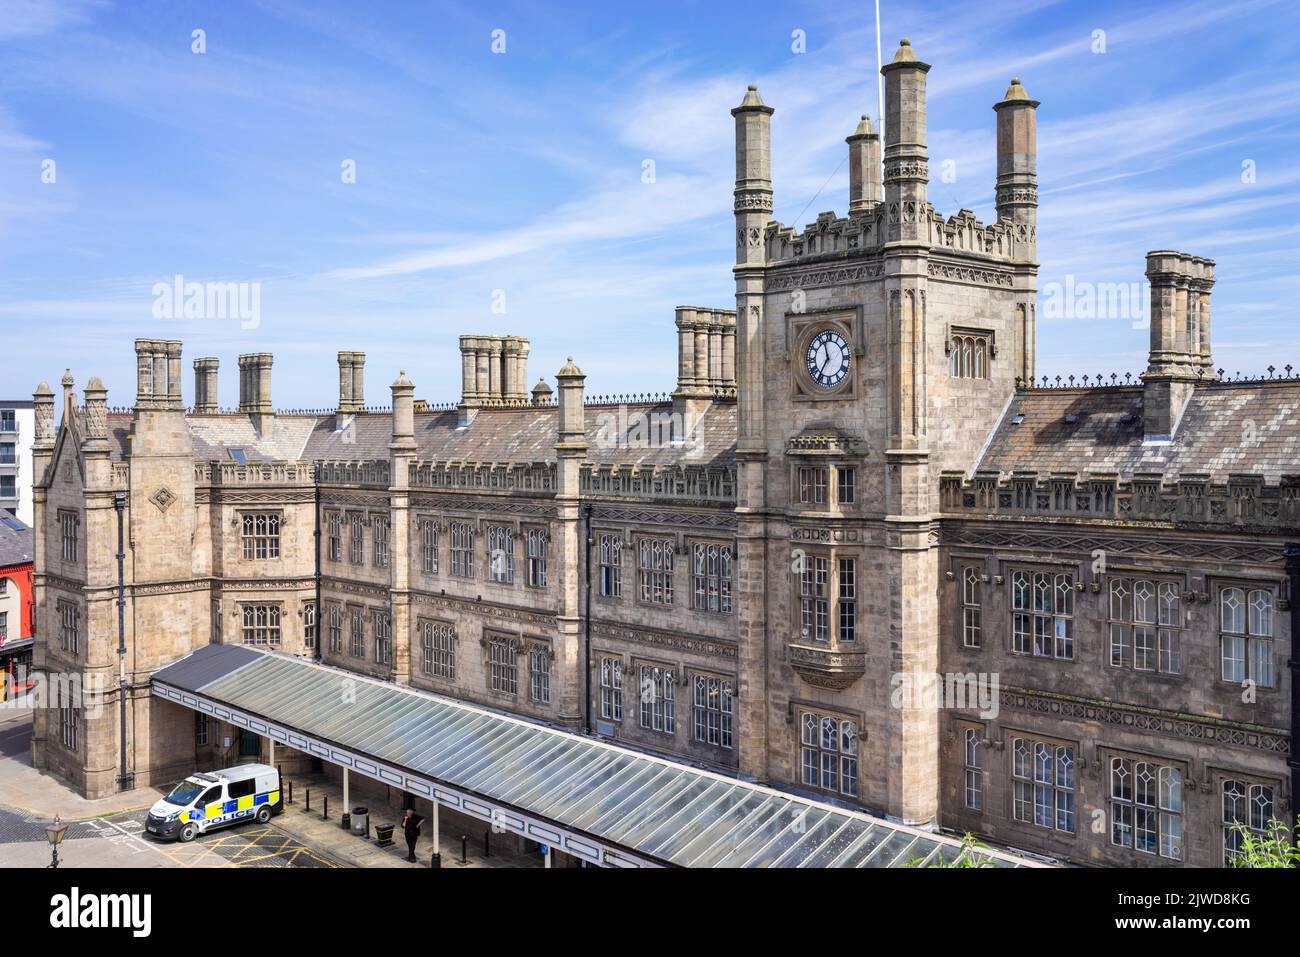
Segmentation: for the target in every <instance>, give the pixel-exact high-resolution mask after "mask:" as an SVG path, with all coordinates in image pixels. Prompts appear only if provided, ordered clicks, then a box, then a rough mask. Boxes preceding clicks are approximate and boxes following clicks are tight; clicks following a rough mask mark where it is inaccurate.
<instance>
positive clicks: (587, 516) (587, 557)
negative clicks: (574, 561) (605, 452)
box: [582, 505, 591, 734]
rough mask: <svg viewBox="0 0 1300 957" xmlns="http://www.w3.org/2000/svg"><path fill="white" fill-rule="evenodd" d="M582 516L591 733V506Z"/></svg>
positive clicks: (586, 719)
mask: <svg viewBox="0 0 1300 957" xmlns="http://www.w3.org/2000/svg"><path fill="white" fill-rule="evenodd" d="M582 518H583V525H584V528H583V536H584V539H585V540H584V542H583V569H582V571H583V581H584V582H585V583H586V592H585V594H584V596H583V601H584V604H585V606H586V607H585V609H584V610H583V613H582V671H583V683H582V687H583V696H582V729H583V731H585V732H586V733H587V734H591V506H590V505H584V506H583V507H582Z"/></svg>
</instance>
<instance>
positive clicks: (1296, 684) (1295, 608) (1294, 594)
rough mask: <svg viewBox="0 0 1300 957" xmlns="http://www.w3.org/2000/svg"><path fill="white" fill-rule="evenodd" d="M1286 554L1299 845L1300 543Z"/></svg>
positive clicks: (1294, 831)
mask: <svg viewBox="0 0 1300 957" xmlns="http://www.w3.org/2000/svg"><path fill="white" fill-rule="evenodd" d="M1284 554H1285V555H1286V576H1287V580H1288V581H1289V582H1290V586H1289V587H1288V589H1287V602H1288V604H1289V605H1290V608H1291V656H1290V658H1288V659H1287V667H1288V668H1290V669H1291V754H1290V755H1289V756H1288V757H1287V761H1286V763H1287V766H1288V767H1290V768H1291V817H1290V819H1289V820H1288V821H1287V823H1288V825H1289V827H1288V828H1287V831H1288V832H1290V834H1291V843H1292V844H1296V843H1298V842H1300V827H1297V822H1296V815H1297V814H1300V650H1298V649H1297V648H1296V639H1297V638H1300V543H1297V542H1291V543H1289V544H1288V545H1287V546H1286V548H1285V549H1284Z"/></svg>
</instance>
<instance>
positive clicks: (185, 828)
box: [145, 764, 284, 841]
mask: <svg viewBox="0 0 1300 957" xmlns="http://www.w3.org/2000/svg"><path fill="white" fill-rule="evenodd" d="M283 809H284V805H283V803H282V802H281V800H280V775H279V773H278V772H277V771H276V770H275V768H273V767H271V766H270V765H266V764H241V765H240V766H239V767H235V768H226V769H225V770H224V771H211V772H200V773H198V774H191V775H190V776H189V777H187V778H186V779H185V780H184V781H182V782H181V783H180V784H178V785H176V787H174V788H172V790H171V793H170V794H168V795H167V796H166V797H165V798H163V799H162V800H161V801H159V802H158V803H157V804H155V805H154V806H153V807H151V808H150V809H149V816H148V818H146V819H145V830H146V831H148V832H149V833H150V834H153V835H155V836H157V837H162V838H175V839H177V840H181V841H192V840H194V838H196V837H197V836H198V835H200V834H203V833H206V832H207V831H211V830H213V829H214V828H218V827H224V826H225V825H227V824H237V823H239V822H240V821H249V820H253V821H257V822H258V823H259V824H265V823H266V822H267V821H269V820H270V819H271V815H272V814H279V813H280V811H282V810H283Z"/></svg>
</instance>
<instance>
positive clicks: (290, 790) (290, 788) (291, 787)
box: [289, 781, 293, 804]
mask: <svg viewBox="0 0 1300 957" xmlns="http://www.w3.org/2000/svg"><path fill="white" fill-rule="evenodd" d="M289 803H290V804H292V803H293V782H292V781H290V782H289Z"/></svg>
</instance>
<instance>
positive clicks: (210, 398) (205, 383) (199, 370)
mask: <svg viewBox="0 0 1300 957" xmlns="http://www.w3.org/2000/svg"><path fill="white" fill-rule="evenodd" d="M220 366H221V362H220V360H218V359H215V358H213V357H211V356H205V357H204V358H202V359H195V360H194V411H195V412H197V413H199V414H200V415H205V414H214V413H216V412H219V411H221V408H220V406H219V405H218V403H217V370H218V369H219V368H220Z"/></svg>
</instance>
